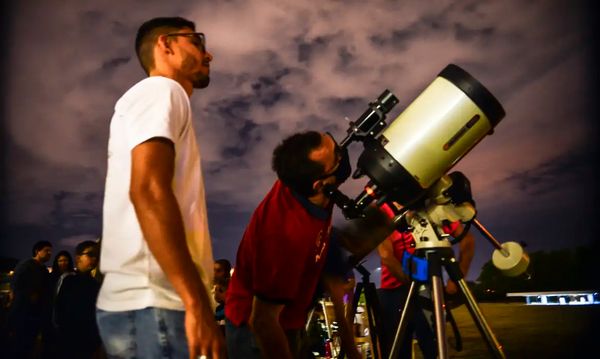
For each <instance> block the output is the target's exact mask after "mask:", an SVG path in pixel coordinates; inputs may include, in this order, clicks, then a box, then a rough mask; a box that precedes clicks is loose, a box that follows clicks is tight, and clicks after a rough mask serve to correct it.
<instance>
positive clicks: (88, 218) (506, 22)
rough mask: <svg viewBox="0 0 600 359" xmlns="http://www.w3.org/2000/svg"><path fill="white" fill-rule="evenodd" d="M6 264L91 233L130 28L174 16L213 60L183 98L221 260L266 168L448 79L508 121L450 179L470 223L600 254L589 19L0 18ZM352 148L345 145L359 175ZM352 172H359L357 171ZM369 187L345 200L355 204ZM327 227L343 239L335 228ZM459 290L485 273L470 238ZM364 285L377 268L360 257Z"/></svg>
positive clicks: (137, 14) (540, 6)
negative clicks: (384, 102)
mask: <svg viewBox="0 0 600 359" xmlns="http://www.w3.org/2000/svg"><path fill="white" fill-rule="evenodd" d="M3 6H5V9H4V11H3V13H4V16H5V17H6V19H5V21H3V26H4V31H3V34H4V38H3V41H4V44H5V46H4V49H5V51H4V54H3V61H4V66H3V67H2V68H3V70H4V74H3V76H2V77H3V81H2V86H3V88H2V100H3V101H2V106H3V107H2V109H3V116H2V125H3V129H4V131H3V141H2V143H3V148H2V155H3V156H2V160H3V180H4V181H3V188H2V190H3V193H2V194H3V195H2V199H3V206H4V211H3V215H2V217H3V218H2V219H3V225H2V240H3V241H2V247H1V248H2V249H1V251H0V254H1V255H2V256H10V257H15V258H24V257H26V256H28V255H29V250H30V248H31V245H32V244H33V243H34V242H35V241H36V240H40V239H47V240H51V241H52V242H53V243H54V245H55V250H56V251H58V250H60V249H72V248H73V246H74V245H75V244H76V243H77V242H79V241H80V240H82V239H88V238H97V237H99V236H100V235H101V215H102V211H101V209H102V197H103V184H104V177H105V173H106V147H107V141H108V127H109V120H110V117H111V115H112V111H113V106H114V103H115V101H116V100H117V99H118V98H119V97H120V96H121V95H122V94H123V93H124V92H125V91H126V90H127V89H128V88H129V87H130V86H131V85H133V84H134V83H135V82H137V81H139V80H140V79H142V78H143V76H144V74H143V72H142V70H141V69H140V67H139V65H138V62H137V59H136V58H135V55H134V51H133V41H134V38H135V32H136V30H137V28H138V26H139V25H140V24H141V23H142V22H143V21H145V20H147V19H149V18H151V17H155V16H171V15H180V16H184V17H187V18H189V19H191V20H193V21H195V22H196V24H197V29H198V31H203V32H204V33H205V34H206V37H207V47H208V50H209V51H210V52H211V53H212V54H213V56H214V60H213V62H212V64H211V71H212V73H211V85H210V86H209V88H207V89H205V90H201V91H197V92H195V93H194V95H193V96H192V107H193V110H194V115H195V125H196V128H197V135H198V140H199V142H200V146H201V151H202V156H203V169H204V173H205V181H206V188H207V193H208V210H209V218H210V229H211V233H212V237H213V243H214V244H213V246H214V255H215V257H216V258H220V257H225V258H228V259H230V260H231V261H234V259H235V251H236V249H237V245H238V243H239V241H240V239H241V235H242V232H243V229H244V227H245V225H246V223H247V221H248V218H249V216H250V214H251V213H252V211H253V209H254V208H255V206H256V205H257V204H258V203H259V202H260V200H261V199H262V197H263V196H264V194H265V193H266V192H267V191H268V189H269V188H270V186H271V184H272V182H273V181H274V178H275V177H274V174H273V173H272V171H271V170H270V156H271V152H272V149H273V148H274V147H275V145H276V144H277V143H278V142H279V141H280V140H281V139H282V138H284V137H285V136H287V135H289V134H291V133H294V132H297V131H300V130H307V129H315V130H328V131H330V132H332V133H333V134H334V136H336V137H337V138H338V139H341V138H343V136H344V134H345V131H346V129H347V127H348V122H347V120H345V118H348V119H350V120H353V119H356V118H357V117H358V116H359V115H360V114H361V113H362V112H363V111H364V110H365V109H366V108H367V105H368V103H369V102H370V101H372V100H374V99H375V98H376V97H377V96H378V95H379V94H380V93H381V92H382V91H383V90H384V89H386V88H387V89H389V90H391V91H392V92H393V93H394V94H395V95H396V97H398V99H399V100H400V103H399V104H398V105H397V106H396V107H395V108H394V109H393V110H392V111H391V112H390V114H389V117H388V119H389V120H390V121H391V120H393V119H394V118H396V116H397V115H398V114H400V113H401V112H402V110H403V109H404V108H405V107H406V106H407V105H408V104H410V103H411V102H412V101H413V100H414V98H415V97H416V96H417V95H418V94H419V93H421V92H422V91H423V90H424V89H425V87H426V86H427V85H428V84H429V83H430V82H431V81H433V80H434V78H435V76H436V75H437V74H438V73H439V72H440V71H441V70H442V69H443V68H444V67H445V66H446V65H447V64H449V63H454V64H457V65H459V66H461V67H462V68H464V69H465V70H467V71H468V72H469V73H471V75H473V76H474V77H475V78H477V79H478V80H479V81H480V82H481V83H483V84H484V85H485V86H486V87H487V88H488V89H489V90H490V91H491V92H492V93H493V94H494V95H495V96H496V97H497V98H498V100H499V101H500V102H501V103H502V104H503V106H504V108H505V110H506V113H507V115H506V117H505V118H504V119H503V120H502V121H501V122H500V124H499V125H498V126H497V128H496V131H495V133H494V134H493V135H492V136H488V137H486V138H485V139H484V140H483V141H482V142H481V143H480V144H479V145H478V146H477V147H476V148H475V149H474V150H473V151H472V152H471V153H469V154H468V156H466V157H465V158H464V159H463V160H462V161H461V162H460V163H459V165H458V166H457V169H459V170H461V171H463V172H464V173H465V174H466V175H467V176H468V177H469V179H470V180H471V182H472V188H473V192H474V197H475V199H476V201H477V205H478V211H479V213H478V218H479V219H480V221H481V222H482V223H483V224H484V225H485V226H486V227H487V228H488V229H489V230H490V231H491V232H492V233H493V234H494V235H495V236H496V237H497V238H498V239H499V240H500V241H509V240H513V241H524V242H526V243H527V245H528V247H527V249H528V250H529V251H537V250H552V249H558V248H572V247H575V246H579V245H585V244H587V243H589V242H590V241H592V240H594V239H595V238H596V233H595V232H596V231H595V228H594V227H593V226H592V225H591V224H592V223H593V221H594V220H595V217H593V215H594V211H595V208H594V205H595V204H594V201H597V200H598V196H597V190H596V188H595V186H593V184H595V182H596V181H595V180H596V178H597V176H596V173H595V168H594V166H593V165H592V163H593V160H594V155H595V153H596V149H597V148H596V147H597V146H596V143H595V142H596V140H597V138H598V137H597V129H598V128H597V126H596V125H595V119H596V114H595V111H597V109H596V107H595V106H594V101H595V100H596V99H597V94H598V92H597V91H596V89H595V88H593V87H592V86H595V85H596V84H595V83H594V82H593V81H592V76H595V75H596V74H595V73H594V72H593V71H592V70H593V67H592V63H593V62H594V57H593V55H594V52H593V50H594V49H593V48H592V44H593V42H592V32H593V31H592V28H591V26H590V25H589V24H590V22H589V20H591V14H590V9H589V8H587V7H586V6H584V3H582V2H581V1H573V0H544V1H541V0H540V1H517V0H510V1H442V0H434V1H427V2H426V1H384V0H372V1H364V0H363V1H358V0H357V1H316V0H315V1H292V0H278V1H270V0H251V1H248V0H244V1H242V0H230V1H194V2H192V1H183V0H181V1H169V2H164V1H141V0H139V1H128V0H124V1H119V2H116V1H115V2H111V3H110V5H108V3H107V2H100V1H80V0H69V1H43V2H42V1H18V2H13V3H12V4H11V5H6V4H5V5H3ZM361 149H362V147H361V145H360V144H358V143H356V144H353V145H352V146H351V155H352V156H353V159H354V161H355V159H356V158H357V156H358V154H359V153H360V151H361ZM353 163H355V162H353ZM365 183H366V180H365V179H361V180H355V181H352V182H349V183H347V184H345V185H344V186H343V187H342V189H343V190H344V191H345V192H346V193H347V194H349V195H351V196H355V195H356V194H358V192H359V191H360V189H361V187H362V186H364V184H365ZM341 220H342V219H341V216H339V215H337V216H336V223H339V221H341ZM477 238H478V241H477V253H476V257H475V260H474V264H473V270H472V271H471V273H470V275H469V278H471V279H474V278H476V276H477V274H478V273H479V269H480V268H481V265H482V264H483V263H485V262H486V261H487V260H489V259H490V258H491V253H492V250H493V248H492V246H491V245H490V244H489V243H488V242H487V241H485V240H484V239H483V237H481V236H477ZM367 263H368V266H367V267H368V268H369V269H371V270H374V268H375V267H376V266H377V258H376V257H375V256H374V255H371V256H369V261H368V262H367Z"/></svg>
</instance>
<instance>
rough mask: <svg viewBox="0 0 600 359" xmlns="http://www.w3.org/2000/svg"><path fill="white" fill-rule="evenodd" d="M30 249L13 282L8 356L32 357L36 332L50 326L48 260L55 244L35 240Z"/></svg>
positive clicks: (17, 268) (17, 269)
mask: <svg viewBox="0 0 600 359" xmlns="http://www.w3.org/2000/svg"><path fill="white" fill-rule="evenodd" d="M31 252H32V255H33V256H32V257H31V258H28V259H26V260H24V261H22V262H20V263H19V264H18V265H17V267H16V268H15V272H14V275H13V279H12V282H11V294H10V297H11V308H10V312H9V314H8V322H9V335H10V339H9V342H10V344H9V348H8V352H9V356H8V357H9V358H25V359H27V358H31V357H32V355H33V352H34V349H35V348H36V345H35V344H36V338H37V336H38V335H39V334H40V332H41V330H42V328H44V327H46V326H49V323H46V322H47V321H49V320H50V315H49V313H50V297H51V293H50V285H49V281H50V278H49V273H48V269H47V268H46V265H45V264H46V263H47V262H48V261H49V260H50V258H51V257H52V244H51V243H50V242H48V241H39V242H36V243H35V244H34V245H33V248H32V250H31Z"/></svg>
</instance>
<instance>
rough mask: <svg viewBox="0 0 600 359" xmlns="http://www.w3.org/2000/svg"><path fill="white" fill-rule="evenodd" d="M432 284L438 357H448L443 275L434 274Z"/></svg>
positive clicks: (443, 358)
mask: <svg viewBox="0 0 600 359" xmlns="http://www.w3.org/2000/svg"><path fill="white" fill-rule="evenodd" d="M440 274H441V273H440ZM431 284H432V287H433V288H432V290H433V294H432V297H433V298H432V299H433V310H434V313H435V335H436V344H437V350H438V358H440V359H446V358H448V346H447V343H446V317H445V313H444V296H443V292H444V286H443V284H442V277H441V276H440V275H437V274H432V275H431Z"/></svg>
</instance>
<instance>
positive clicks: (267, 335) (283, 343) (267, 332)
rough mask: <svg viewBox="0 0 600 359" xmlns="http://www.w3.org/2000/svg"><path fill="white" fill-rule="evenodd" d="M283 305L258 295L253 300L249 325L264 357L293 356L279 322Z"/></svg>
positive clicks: (290, 357) (283, 357)
mask: <svg viewBox="0 0 600 359" xmlns="http://www.w3.org/2000/svg"><path fill="white" fill-rule="evenodd" d="M283 307H284V305H283V304H275V303H269V302H266V301H264V300H262V299H259V298H257V297H254V300H253V301H252V313H251V314H250V322H249V325H250V328H251V329H252V331H253V332H254V334H255V335H256V339H257V340H258V345H259V347H260V351H261V354H262V357H263V358H266V359H280V358H281V359H288V358H289V359H292V358H293V357H292V353H291V351H290V346H289V345H288V342H287V337H286V335H285V332H284V331H283V328H281V325H280V324H279V315H280V314H281V311H282V310H283Z"/></svg>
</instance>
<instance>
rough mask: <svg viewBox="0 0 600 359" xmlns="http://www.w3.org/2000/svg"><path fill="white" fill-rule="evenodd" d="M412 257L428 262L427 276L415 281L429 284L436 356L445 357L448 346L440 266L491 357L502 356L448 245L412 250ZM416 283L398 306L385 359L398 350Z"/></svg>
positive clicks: (413, 299) (415, 292)
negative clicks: (456, 287) (455, 286)
mask: <svg viewBox="0 0 600 359" xmlns="http://www.w3.org/2000/svg"><path fill="white" fill-rule="evenodd" d="M415 256H416V257H418V258H424V259H425V260H426V261H427V264H428V270H427V273H428V274H427V277H426V278H422V277H421V278H419V281H421V282H423V281H428V282H429V283H431V288H432V293H431V297H432V300H433V309H434V317H435V334H436V345H437V352H438V357H439V358H440V359H446V358H448V347H447V343H446V327H445V323H446V320H445V317H444V309H443V302H444V298H443V291H444V288H443V282H442V267H443V268H445V269H446V272H447V273H448V275H449V276H450V278H451V279H452V280H453V281H454V282H456V283H457V284H458V285H459V289H460V291H461V293H462V294H463V296H464V297H465V299H466V303H465V304H466V305H467V308H468V310H469V312H470V314H471V317H472V318H473V320H474V321H475V324H476V326H477V328H478V329H479V331H480V333H481V335H482V336H483V338H484V339H485V341H486V344H487V346H488V349H489V350H490V352H491V353H492V355H493V356H494V357H495V358H502V359H504V358H505V355H504V352H503V350H502V345H501V344H500V343H499V342H498V340H497V339H496V337H495V335H494V333H493V332H492V330H491V328H490V326H489V325H488V323H487V321H486V320H485V318H484V317H483V314H482V313H481V310H480V309H479V307H478V306H477V303H476V302H475V298H474V297H473V294H472V293H471V291H470V289H469V287H468V286H467V283H466V281H465V280H464V278H463V275H462V273H461V271H460V268H459V267H458V263H457V261H456V259H455V258H454V253H453V251H452V248H450V247H440V248H438V247H433V248H425V249H417V250H416V251H415ZM417 282H418V281H416V280H412V281H411V284H410V289H409V292H408V297H407V299H406V302H405V304H404V307H403V309H402V314H401V316H400V322H399V324H398V329H397V330H396V335H395V337H394V343H393V345H392V349H391V352H390V356H389V358H390V359H392V358H394V357H395V356H396V355H397V353H398V349H399V345H398V343H399V342H400V340H401V338H403V337H404V333H405V331H406V327H407V324H408V315H409V313H412V312H411V310H413V306H414V301H415V300H416V299H417V298H416V296H417V290H416V287H417Z"/></svg>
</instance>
